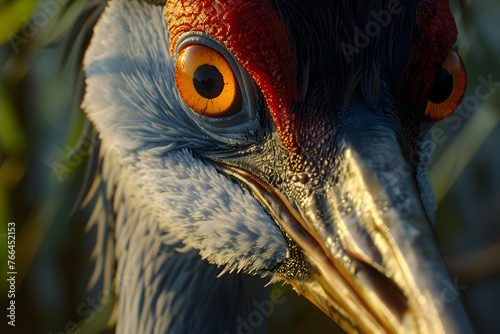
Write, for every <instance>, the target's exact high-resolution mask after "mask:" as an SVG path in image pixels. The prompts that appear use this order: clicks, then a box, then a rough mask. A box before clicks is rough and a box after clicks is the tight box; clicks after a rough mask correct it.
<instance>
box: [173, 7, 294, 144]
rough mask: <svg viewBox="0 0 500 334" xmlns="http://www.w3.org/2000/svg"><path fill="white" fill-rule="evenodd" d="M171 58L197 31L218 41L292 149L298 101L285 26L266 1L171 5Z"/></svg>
mask: <svg viewBox="0 0 500 334" xmlns="http://www.w3.org/2000/svg"><path fill="white" fill-rule="evenodd" d="M165 16H166V19H167V24H168V31H169V35H170V43H171V45H170V46H171V52H172V53H174V49H175V45H176V42H177V40H178V38H179V37H180V36H181V35H182V34H184V33H186V32H190V31H200V32H204V33H207V34H209V35H211V36H212V37H215V38H217V39H218V40H219V41H221V42H222V43H223V44H224V45H225V46H226V48H227V49H228V50H229V51H231V52H232V54H233V55H234V56H235V57H236V58H237V59H238V60H239V61H240V63H241V64H242V65H243V67H244V68H245V70H247V71H248V73H249V74H250V75H251V76H252V78H253V79H254V80H255V82H256V84H257V86H258V87H259V89H260V90H261V92H262V94H263V95H264V98H265V99H266V103H267V106H268V108H269V110H270V112H271V115H272V117H273V119H274V122H275V124H276V126H277V128H278V131H279V133H280V135H281V138H282V141H283V144H284V145H285V147H287V148H288V149H289V150H293V148H294V147H296V139H295V129H294V125H293V123H294V122H293V121H292V111H291V105H290V101H296V100H298V99H299V93H298V90H297V82H296V78H295V67H294V61H293V52H292V47H291V45H290V42H289V36H288V32H287V29H286V26H285V24H284V23H283V22H282V21H281V20H280V18H279V16H278V14H277V13H276V12H275V11H274V8H273V7H272V6H271V4H270V3H269V2H268V1H267V0H255V1H243V0H194V1H189V0H177V1H168V2H167V6H166V11H165Z"/></svg>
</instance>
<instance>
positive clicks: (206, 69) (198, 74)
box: [193, 64, 224, 99]
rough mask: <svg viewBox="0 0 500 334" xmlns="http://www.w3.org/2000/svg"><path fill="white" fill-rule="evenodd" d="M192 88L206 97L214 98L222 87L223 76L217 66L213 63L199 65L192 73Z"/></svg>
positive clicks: (220, 91)
mask: <svg viewBox="0 0 500 334" xmlns="http://www.w3.org/2000/svg"><path fill="white" fill-rule="evenodd" d="M193 84H194V88H195V89H196V91H197V92H198V94H200V95H201V96H203V97H204V98H206V99H214V98H216V97H217V96H219V95H220V94H221V93H222V90H223V89H224V78H223V77H222V74H221V73H220V72H219V70H218V69H217V67H215V66H213V65H208V64H205V65H201V66H200V67H198V68H197V69H196V71H195V72H194V75H193Z"/></svg>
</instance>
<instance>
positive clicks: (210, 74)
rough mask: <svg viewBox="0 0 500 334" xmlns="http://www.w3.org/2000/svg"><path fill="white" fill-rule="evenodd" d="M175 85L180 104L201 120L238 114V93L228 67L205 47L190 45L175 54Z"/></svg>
mask: <svg viewBox="0 0 500 334" xmlns="http://www.w3.org/2000/svg"><path fill="white" fill-rule="evenodd" d="M175 82H176V84H177V89H178V90H179V92H180V94H181V97H182V99H183V100H184V102H186V104H187V105H188V106H189V107H190V108H191V109H193V110H194V111H195V112H197V113H199V114H201V115H203V116H206V117H212V118H222V117H228V116H231V115H234V114H236V113H238V112H239V111H240V110H241V106H242V98H241V91H240V87H239V85H238V80H237V79H236V77H235V74H234V72H233V69H232V68H231V65H230V64H229V63H228V61H227V59H226V58H225V57H224V56H223V55H222V54H221V53H220V52H218V51H216V50H214V49H212V48H210V47H208V46H205V45H197V44H192V45H188V46H186V47H185V48H183V49H182V50H181V51H180V52H179V56H178V59H177V65H176V69H175Z"/></svg>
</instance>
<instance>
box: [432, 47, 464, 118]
mask: <svg viewBox="0 0 500 334" xmlns="http://www.w3.org/2000/svg"><path fill="white" fill-rule="evenodd" d="M466 84H467V75H466V72H465V67H464V65H463V63H462V60H461V59H460V57H459V56H458V54H457V53H456V52H454V51H452V52H450V53H449V54H448V56H447V57H446V59H445V61H444V62H443V65H442V66H441V68H440V69H439V72H438V74H437V75H436V79H435V80H434V84H433V86H432V89H431V93H430V94H429V101H428V102H427V107H426V109H425V116H426V117H427V118H429V119H431V120H433V121H440V120H442V119H444V118H446V117H448V116H450V115H451V114H452V113H453V112H454V111H455V109H457V107H458V105H459V104H460V102H461V101H462V98H463V96H464V94H465V88H466Z"/></svg>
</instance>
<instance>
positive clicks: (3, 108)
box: [0, 80, 27, 154]
mask: <svg viewBox="0 0 500 334" xmlns="http://www.w3.org/2000/svg"><path fill="white" fill-rule="evenodd" d="M0 145H1V148H2V151H3V152H4V153H6V154H9V153H13V152H20V151H25V149H26V145H27V143H26V136H25V134H24V131H23V129H22V127H21V124H20V122H19V119H18V118H17V115H16V113H15V109H14V106H13V103H12V101H11V96H10V95H9V94H8V93H7V92H6V89H5V85H4V83H3V82H2V81H1V80H0Z"/></svg>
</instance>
